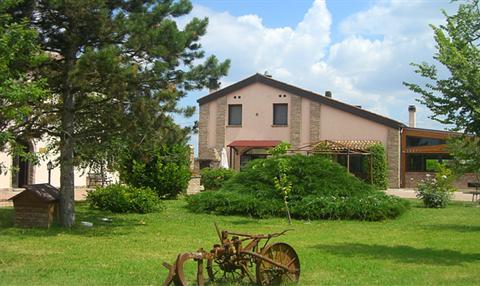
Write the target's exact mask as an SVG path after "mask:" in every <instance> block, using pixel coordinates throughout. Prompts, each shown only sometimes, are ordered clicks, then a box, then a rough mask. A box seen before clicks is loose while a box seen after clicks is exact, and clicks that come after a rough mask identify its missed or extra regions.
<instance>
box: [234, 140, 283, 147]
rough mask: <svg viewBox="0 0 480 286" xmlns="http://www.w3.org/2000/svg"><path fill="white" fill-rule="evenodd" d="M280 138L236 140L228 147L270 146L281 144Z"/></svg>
mask: <svg viewBox="0 0 480 286" xmlns="http://www.w3.org/2000/svg"><path fill="white" fill-rule="evenodd" d="M281 142H282V141H280V140H235V141H232V142H231V143H230V144H228V145H227V147H256V148H270V147H275V146H277V145H278V144H280V143H281Z"/></svg>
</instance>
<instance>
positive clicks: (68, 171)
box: [60, 62, 75, 227]
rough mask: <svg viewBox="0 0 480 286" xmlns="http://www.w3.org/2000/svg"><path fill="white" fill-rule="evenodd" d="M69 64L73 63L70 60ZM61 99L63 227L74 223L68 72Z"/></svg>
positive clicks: (72, 104)
mask: <svg viewBox="0 0 480 286" xmlns="http://www.w3.org/2000/svg"><path fill="white" fill-rule="evenodd" d="M70 64H72V65H73V63H71V62H70ZM67 71H68V69H67ZM62 99H63V108H62V136H61V138H60V140H61V141H60V186H61V195H60V223H61V225H62V226H63V227H71V226H72V225H73V224H74V223H75V193H74V188H75V182H74V165H73V155H74V147H75V138H74V132H75V129H74V122H75V97H74V94H72V92H71V89H70V84H69V82H68V72H66V78H65V82H64V93H63V96H62Z"/></svg>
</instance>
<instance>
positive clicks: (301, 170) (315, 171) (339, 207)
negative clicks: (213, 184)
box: [188, 155, 408, 220]
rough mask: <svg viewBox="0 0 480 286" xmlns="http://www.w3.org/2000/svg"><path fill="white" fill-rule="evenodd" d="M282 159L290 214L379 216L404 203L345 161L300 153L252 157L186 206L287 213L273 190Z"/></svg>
mask: <svg viewBox="0 0 480 286" xmlns="http://www.w3.org/2000/svg"><path fill="white" fill-rule="evenodd" d="M280 161H282V162H287V165H288V168H286V170H287V171H286V176H287V177H288V178H289V180H290V182H291V183H292V187H293V188H292V190H291V191H290V193H289V194H288V202H289V205H290V208H291V209H290V211H291V215H292V217H295V218H299V219H359V220H382V219H387V218H394V217H396V216H398V215H400V214H401V213H403V212H404V211H405V210H406V209H407V208H408V202H406V201H405V200H402V199H399V198H395V197H391V196H388V195H386V194H385V193H383V192H381V191H377V190H376V189H375V188H374V187H372V186H371V185H369V184H367V183H364V182H363V181H361V180H359V179H358V178H356V177H355V176H353V175H351V174H349V173H348V172H347V170H346V169H345V168H344V167H343V166H341V165H339V164H337V163H335V162H332V161H331V160H329V159H327V158H324V157H320V156H303V155H294V156H284V157H273V158H268V159H263V160H254V161H252V162H250V163H249V164H248V165H247V166H246V167H245V168H244V169H243V170H242V171H241V172H239V173H237V174H235V175H234V176H233V177H232V178H231V179H230V180H228V181H227V182H225V184H224V185H223V186H222V188H220V190H218V191H210V192H209V191H207V192H203V193H200V194H197V195H194V196H191V197H189V198H188V208H189V209H190V210H192V211H194V212H213V213H218V214H237V215H248V216H254V217H268V216H285V205H284V203H283V200H284V197H283V194H282V193H280V192H278V191H275V186H274V183H273V181H274V178H275V177H276V176H278V173H279V171H280V170H279V168H280V167H279V166H280V165H281V164H279V163H280ZM284 169H285V168H284Z"/></svg>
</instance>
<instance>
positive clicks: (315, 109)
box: [310, 101, 320, 142]
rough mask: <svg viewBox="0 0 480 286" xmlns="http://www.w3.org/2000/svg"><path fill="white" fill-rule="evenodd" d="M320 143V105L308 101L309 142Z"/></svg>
mask: <svg viewBox="0 0 480 286" xmlns="http://www.w3.org/2000/svg"><path fill="white" fill-rule="evenodd" d="M318 141H320V103H318V102H315V101H310V142H318Z"/></svg>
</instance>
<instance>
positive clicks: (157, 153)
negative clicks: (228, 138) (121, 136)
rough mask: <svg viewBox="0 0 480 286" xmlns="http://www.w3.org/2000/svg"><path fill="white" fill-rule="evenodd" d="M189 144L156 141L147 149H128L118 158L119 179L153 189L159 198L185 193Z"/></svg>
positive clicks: (187, 179)
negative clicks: (166, 143) (169, 143)
mask: <svg viewBox="0 0 480 286" xmlns="http://www.w3.org/2000/svg"><path fill="white" fill-rule="evenodd" d="M189 164H190V148H189V147H188V146H187V145H180V144H178V145H160V146H153V147H152V148H151V150H149V151H148V152H145V150H142V149H138V150H129V152H126V154H124V156H122V157H121V160H120V162H118V171H119V173H120V179H121V180H122V182H125V183H126V184H128V185H131V186H135V187H146V188H150V189H152V190H154V191H155V192H156V193H157V195H158V196H159V197H160V198H162V199H165V198H166V199H172V198H176V197H177V196H178V195H179V194H181V193H185V192H186V190H187V187H188V182H189V180H190V177H191V174H190V166H189Z"/></svg>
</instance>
